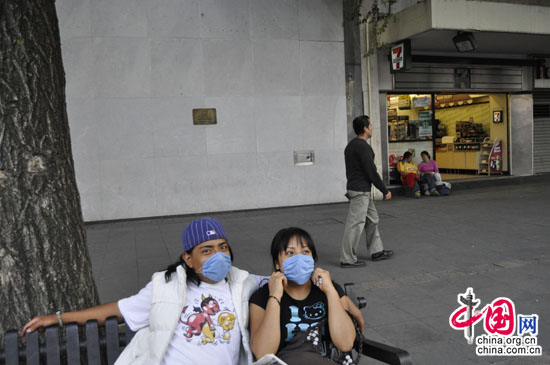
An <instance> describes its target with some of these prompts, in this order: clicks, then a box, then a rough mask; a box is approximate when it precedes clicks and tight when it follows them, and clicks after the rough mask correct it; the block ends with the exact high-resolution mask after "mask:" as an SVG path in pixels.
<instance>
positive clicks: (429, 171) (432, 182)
mask: <svg viewBox="0 0 550 365" xmlns="http://www.w3.org/2000/svg"><path fill="white" fill-rule="evenodd" d="M420 156H421V157H422V162H420V163H419V164H418V173H419V174H420V184H421V185H422V188H423V189H424V195H435V196H438V195H439V192H438V191H437V189H436V181H437V179H436V174H439V168H438V167H437V163H436V162H435V160H431V159H430V154H429V153H428V151H422V152H420Z"/></svg>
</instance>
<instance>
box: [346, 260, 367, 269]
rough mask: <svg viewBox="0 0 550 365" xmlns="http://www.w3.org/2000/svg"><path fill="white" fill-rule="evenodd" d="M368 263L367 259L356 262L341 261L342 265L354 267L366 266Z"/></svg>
mask: <svg viewBox="0 0 550 365" xmlns="http://www.w3.org/2000/svg"><path fill="white" fill-rule="evenodd" d="M366 265H367V263H366V262H365V261H355V262H341V263H340V266H341V267H343V268H348V269H349V268H353V267H363V266H366Z"/></svg>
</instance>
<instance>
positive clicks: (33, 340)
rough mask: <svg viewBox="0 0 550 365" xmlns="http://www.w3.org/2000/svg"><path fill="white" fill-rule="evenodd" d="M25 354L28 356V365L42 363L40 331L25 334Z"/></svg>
mask: <svg viewBox="0 0 550 365" xmlns="http://www.w3.org/2000/svg"><path fill="white" fill-rule="evenodd" d="M25 339H26V341H25V346H26V348H25V354H26V356H27V365H39V364H40V348H39V347H38V331H34V332H32V333H27V334H26V335H25Z"/></svg>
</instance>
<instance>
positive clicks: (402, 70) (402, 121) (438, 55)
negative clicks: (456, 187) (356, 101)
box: [361, 0, 550, 182]
mask: <svg viewBox="0 0 550 365" xmlns="http://www.w3.org/2000/svg"><path fill="white" fill-rule="evenodd" d="M371 3H372V2H370V1H366V2H364V4H363V5H364V6H365V7H368V6H370V4H371ZM392 7H393V9H394V10H395V12H396V14H395V17H396V20H397V21H396V22H392V21H391V22H390V23H389V25H388V27H387V29H386V30H385V32H384V33H382V34H381V35H380V36H379V37H378V39H375V37H374V36H373V31H372V29H369V27H367V26H363V27H362V30H361V32H362V47H363V49H368V48H371V47H372V46H369V42H370V43H371V44H372V43H373V42H378V44H379V45H387V46H388V47H387V48H383V49H381V50H379V51H377V52H375V53H374V54H373V55H372V56H370V57H367V58H366V61H365V62H364V64H363V70H367V71H370V72H363V84H362V87H363V92H364V102H365V105H366V109H367V110H368V109H370V110H371V114H372V115H373V116H374V117H375V118H374V120H375V121H379V126H378V130H379V131H380V136H381V138H380V140H376V141H373V144H374V147H375V150H376V151H377V152H378V153H379V154H380V156H381V159H380V161H379V164H380V168H381V170H383V171H384V177H385V178H386V179H387V181H390V182H391V181H395V182H398V180H399V177H398V175H396V172H395V166H394V165H395V162H396V161H397V160H399V158H400V157H401V156H402V154H403V153H404V152H405V151H411V152H412V153H413V155H414V156H415V157H414V159H415V161H416V162H419V161H420V152H421V151H429V153H430V154H431V155H432V156H433V157H434V158H435V159H436V161H437V162H438V164H439V166H440V168H443V170H444V172H445V173H447V176H446V177H447V178H449V179H451V178H453V176H456V177H457V178H468V177H472V178H473V177H477V176H486V175H489V176H491V175H501V174H509V175H532V174H535V173H543V172H550V158H549V157H548V156H549V153H548V152H549V149H548V146H549V145H550V126H549V119H550V112H549V111H550V108H548V106H549V105H550V103H549V98H548V90H549V88H550V83H549V79H550V75H549V74H548V66H549V65H550V62H548V61H549V60H550V23H548V22H547V19H548V17H549V16H550V3H548V2H545V1H538V0H517V1H514V0H488V1H480V0H452V1H451V0H426V1H407V0H403V1H396V2H394V3H393V5H392ZM369 31H370V34H369ZM396 45H399V46H401V45H402V47H396V48H394V49H391V48H389V47H391V46H396ZM392 51H393V57H392ZM401 51H402V52H403V54H398V53H399V52H401ZM369 74H370V75H369ZM369 76H370V77H369ZM369 104H370V106H369Z"/></svg>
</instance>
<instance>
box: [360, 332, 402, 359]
mask: <svg viewBox="0 0 550 365" xmlns="http://www.w3.org/2000/svg"><path fill="white" fill-rule="evenodd" d="M363 355H365V356H368V357H372V358H373V359H376V360H378V361H382V362H385V363H387V364H392V365H410V364H412V358H411V355H410V354H409V353H408V352H407V351H405V350H403V349H400V348H397V347H393V346H389V345H385V344H383V343H380V342H376V341H373V340H369V339H367V338H365V337H363Z"/></svg>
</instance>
